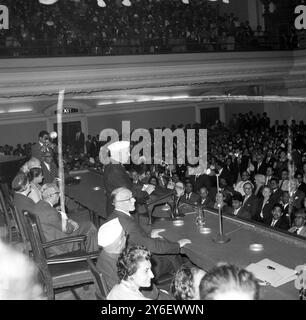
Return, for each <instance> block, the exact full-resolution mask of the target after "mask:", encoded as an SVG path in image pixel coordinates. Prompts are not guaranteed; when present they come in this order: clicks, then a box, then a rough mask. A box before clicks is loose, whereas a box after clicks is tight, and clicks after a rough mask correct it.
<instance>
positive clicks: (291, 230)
mask: <svg viewBox="0 0 306 320" xmlns="http://www.w3.org/2000/svg"><path fill="white" fill-rule="evenodd" d="M296 229H297V227H296V226H293V227H292V228H290V229H289V230H288V232H291V233H294V232H295V231H296ZM298 236H301V237H306V225H305V226H304V227H303V228H302V230H301V232H300V234H298Z"/></svg>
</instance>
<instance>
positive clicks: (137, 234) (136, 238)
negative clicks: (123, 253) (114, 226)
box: [107, 210, 180, 254]
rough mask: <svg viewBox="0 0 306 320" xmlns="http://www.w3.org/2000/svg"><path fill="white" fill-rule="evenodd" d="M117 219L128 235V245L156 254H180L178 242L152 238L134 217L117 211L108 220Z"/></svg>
mask: <svg viewBox="0 0 306 320" xmlns="http://www.w3.org/2000/svg"><path fill="white" fill-rule="evenodd" d="M115 218H118V219H119V222H120V224H121V226H122V228H123V229H124V231H125V232H127V234H128V245H142V246H145V247H146V248H147V249H148V250H150V251H151V252H152V253H155V254H178V253H179V252H180V246H179V244H178V243H176V242H171V241H168V240H165V239H153V238H151V237H150V235H149V234H147V232H146V231H145V230H144V229H142V227H141V226H140V225H139V224H138V223H137V222H136V221H135V219H134V217H132V216H128V215H127V214H125V213H123V212H121V211H116V210H115V211H114V212H113V213H112V214H111V215H110V216H109V217H108V219H107V220H108V221H110V220H112V219H115Z"/></svg>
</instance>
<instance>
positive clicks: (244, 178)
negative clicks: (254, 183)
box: [241, 171, 250, 181]
mask: <svg viewBox="0 0 306 320" xmlns="http://www.w3.org/2000/svg"><path fill="white" fill-rule="evenodd" d="M249 179H250V174H249V173H248V172H247V171H243V172H242V174H241V181H248V180H249Z"/></svg>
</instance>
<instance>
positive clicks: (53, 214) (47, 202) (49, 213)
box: [32, 183, 98, 254]
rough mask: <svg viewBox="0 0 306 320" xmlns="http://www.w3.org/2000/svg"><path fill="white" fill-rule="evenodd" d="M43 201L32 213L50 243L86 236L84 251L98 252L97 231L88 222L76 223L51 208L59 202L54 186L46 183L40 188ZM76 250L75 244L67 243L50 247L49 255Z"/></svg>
mask: <svg viewBox="0 0 306 320" xmlns="http://www.w3.org/2000/svg"><path fill="white" fill-rule="evenodd" d="M41 194H42V198H43V200H40V201H39V202H37V203H36V204H35V206H34V209H33V210H32V213H34V214H35V215H37V216H38V217H39V220H40V223H41V226H42V230H43V233H44V236H45V238H46V240H47V241H52V240H56V239H60V238H65V237H67V236H68V235H69V236H78V235H86V241H85V246H86V251H87V252H93V251H96V250H98V243H97V229H96V227H95V226H94V225H93V224H92V223H91V222H90V221H82V222H79V223H77V222H76V221H74V220H71V219H69V218H68V217H67V215H66V213H65V212H59V211H57V210H56V209H55V208H54V207H53V206H54V205H56V204H57V203H58V201H59V197H60V196H59V194H60V192H59V189H58V187H57V185H56V184H53V183H47V184H44V185H43V186H42V188H41ZM76 249H77V244H74V243H68V244H63V245H60V246H56V247H52V248H51V250H50V254H51V253H53V254H54V253H55V254H61V253H66V252H69V251H73V250H76Z"/></svg>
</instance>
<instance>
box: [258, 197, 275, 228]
mask: <svg viewBox="0 0 306 320" xmlns="http://www.w3.org/2000/svg"><path fill="white" fill-rule="evenodd" d="M263 201H264V198H260V199H259V200H258V205H257V211H256V215H255V220H257V221H260V222H263V223H264V224H268V225H270V224H271V221H272V219H273V215H272V210H273V206H274V203H273V202H272V201H271V199H269V200H268V201H267V202H266V203H265V205H264V207H263V208H262V205H263ZM261 211H262V215H263V218H261V216H260V212H261Z"/></svg>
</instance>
